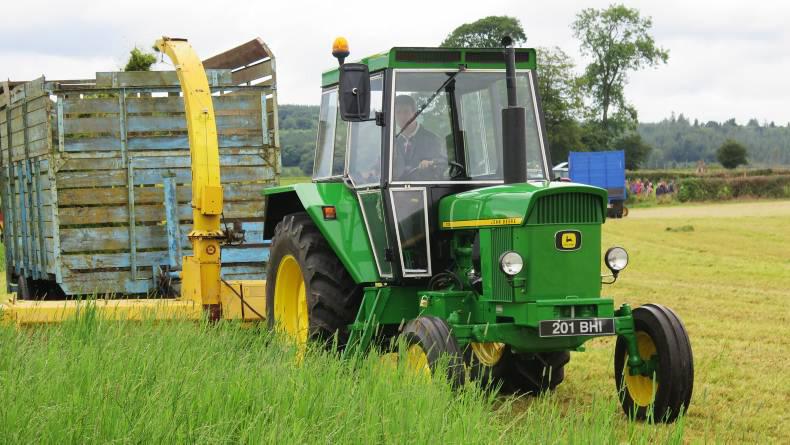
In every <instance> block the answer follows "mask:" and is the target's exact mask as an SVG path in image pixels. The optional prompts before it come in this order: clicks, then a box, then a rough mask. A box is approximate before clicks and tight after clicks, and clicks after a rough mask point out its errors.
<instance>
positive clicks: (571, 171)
mask: <svg viewBox="0 0 790 445" xmlns="http://www.w3.org/2000/svg"><path fill="white" fill-rule="evenodd" d="M568 176H569V177H570V180H571V182H578V183H581V184H588V185H594V186H596V187H601V188H602V189H606V192H607V193H608V194H609V211H608V216H609V217H614V218H622V217H623V216H626V215H628V209H626V208H625V205H624V202H625V199H626V197H627V196H626V187H625V152H624V151H622V150H618V151H593V152H577V151H572V152H570V154H569V156H568Z"/></svg>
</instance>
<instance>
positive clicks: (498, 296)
mask: <svg viewBox="0 0 790 445" xmlns="http://www.w3.org/2000/svg"><path fill="white" fill-rule="evenodd" d="M508 250H513V229H512V228H499V229H493V230H492V231H491V256H492V258H491V264H493V265H494V267H492V273H493V275H494V277H493V281H492V284H493V286H492V289H491V290H492V291H493V292H492V293H493V295H492V296H491V300H492V301H513V286H511V285H510V283H509V282H508V280H507V276H506V275H505V273H504V272H502V270H501V269H500V268H499V256H500V255H502V254H503V253H504V252H506V251H508Z"/></svg>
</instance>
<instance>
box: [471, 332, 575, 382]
mask: <svg viewBox="0 0 790 445" xmlns="http://www.w3.org/2000/svg"><path fill="white" fill-rule="evenodd" d="M494 344H497V343H494ZM500 344H501V343H500ZM478 349H479V348H470V350H468V351H467V354H466V357H467V363H469V365H470V369H471V375H472V377H473V378H476V379H480V380H481V381H482V382H483V383H484V384H485V385H489V386H492V387H493V386H496V385H501V391H502V392H505V393H531V394H540V393H543V392H546V391H551V390H554V389H555V388H556V387H557V385H559V384H560V383H562V381H563V380H564V379H565V365H566V364H567V363H568V362H569V361H570V359H571V356H570V353H569V352H568V351H558V352H541V353H536V354H516V353H514V352H513V351H512V350H511V349H510V347H508V346H504V349H503V351H502V352H501V355H500V357H499V358H498V359H497V360H496V362H495V363H493V364H491V363H490V362H488V357H487V356H486V355H481V354H480V352H479V350H478ZM489 349H490V348H489ZM487 362H488V363H487Z"/></svg>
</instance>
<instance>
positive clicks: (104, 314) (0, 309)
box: [0, 299, 203, 325]
mask: <svg viewBox="0 0 790 445" xmlns="http://www.w3.org/2000/svg"><path fill="white" fill-rule="evenodd" d="M87 310H91V311H96V315H97V316H98V317H99V318H102V319H106V320H128V321H141V320H173V319H186V320H197V319H199V318H200V317H201V315H202V312H203V308H202V307H201V306H200V305H198V304H195V303H194V302H193V301H186V300H174V299H159V300H154V299H147V300H133V299H129V300H86V301H83V300H68V301H20V300H17V301H9V302H6V303H4V304H0V320H2V322H4V323H13V324H16V325H29V324H46V323H58V322H62V321H64V320H68V319H73V318H74V317H75V316H77V315H78V314H79V313H81V312H85V311H87Z"/></svg>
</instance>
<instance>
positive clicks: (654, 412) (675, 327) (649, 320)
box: [614, 304, 694, 423]
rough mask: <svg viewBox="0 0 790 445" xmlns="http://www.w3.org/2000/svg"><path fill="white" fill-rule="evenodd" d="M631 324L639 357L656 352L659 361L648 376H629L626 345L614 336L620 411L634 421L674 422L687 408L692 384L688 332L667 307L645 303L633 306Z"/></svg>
mask: <svg viewBox="0 0 790 445" xmlns="http://www.w3.org/2000/svg"><path fill="white" fill-rule="evenodd" d="M633 317H634V327H635V329H636V334H637V343H638V346H639V351H640V356H642V359H645V360H648V359H650V357H646V355H650V356H652V355H655V356H656V357H657V361H658V364H657V366H656V369H655V373H654V374H653V375H650V376H642V375H636V376H631V375H630V374H629V372H628V365H627V363H628V348H627V346H626V341H625V339H624V338H622V337H619V338H618V339H617V345H616V346H615V354H614V375H615V383H616V385H617V390H618V391H619V393H620V399H621V402H622V406H623V410H624V411H625V413H626V414H627V415H629V416H633V417H634V418H635V419H637V420H648V421H651V422H665V423H670V422H674V421H675V420H676V419H677V417H678V415H680V413H681V412H683V411H685V410H687V409H688V406H689V403H690V402H691V393H692V390H693V386H694V358H693V355H692V352H691V343H690V342H689V338H688V333H687V332H686V328H685V326H683V322H682V321H681V320H680V318H679V317H678V316H677V315H676V314H675V313H674V312H673V311H672V310H671V309H669V308H667V307H665V306H662V305H659V304H647V305H644V306H641V307H638V308H636V309H634V311H633Z"/></svg>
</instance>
